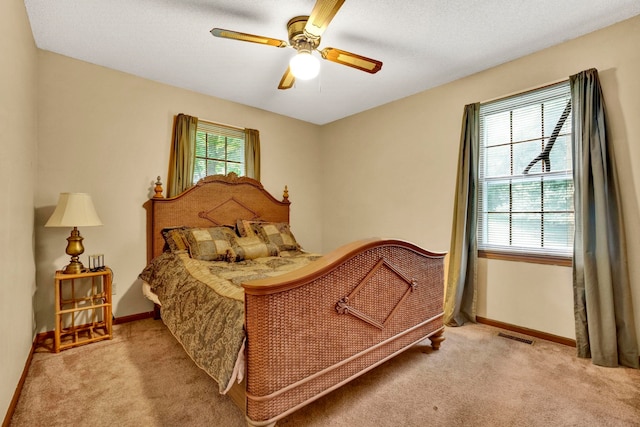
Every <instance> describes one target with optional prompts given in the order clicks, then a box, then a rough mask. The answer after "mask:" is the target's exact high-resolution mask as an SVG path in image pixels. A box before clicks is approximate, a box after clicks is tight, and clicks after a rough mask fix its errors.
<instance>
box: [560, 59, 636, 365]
mask: <svg viewBox="0 0 640 427" xmlns="http://www.w3.org/2000/svg"><path fill="white" fill-rule="evenodd" d="M569 81H570V85H571V103H572V106H573V141H572V142H573V153H574V156H573V174H574V186H575V191H574V203H575V227H576V229H575V237H574V253H573V286H574V313H575V321H576V343H577V351H578V356H579V357H585V358H588V357H591V359H592V361H593V363H594V364H596V365H601V366H618V365H619V364H620V365H624V366H628V367H633V368H638V367H639V366H638V365H639V361H638V343H637V338H636V332H635V326H634V325H635V324H634V318H633V308H632V305H631V290H630V283H629V273H628V269H627V252H626V243H625V233H624V223H623V218H622V209H621V204H620V193H619V190H618V178H617V174H616V166H615V159H614V155H613V154H614V153H613V149H612V147H611V144H610V142H609V141H608V140H607V136H608V135H607V126H606V118H605V105H604V99H603V96H602V89H601V88H600V80H599V78H598V71H597V70H595V69H591V70H586V71H583V72H581V73H578V74H576V75H573V76H571V77H570V79H569Z"/></svg>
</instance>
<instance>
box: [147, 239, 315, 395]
mask: <svg viewBox="0 0 640 427" xmlns="http://www.w3.org/2000/svg"><path fill="white" fill-rule="evenodd" d="M319 257H320V255H316V254H309V253H306V252H297V251H296V252H284V253H282V254H281V256H279V257H265V258H258V259H254V260H245V261H242V262H235V263H230V262H225V261H199V260H195V259H192V258H190V257H189V255H188V254H186V253H183V254H173V253H169V252H165V253H163V254H162V255H160V256H158V257H156V258H155V259H153V260H152V261H151V263H150V264H149V265H147V267H145V269H144V270H143V271H142V273H140V276H139V277H140V279H142V280H143V281H145V282H146V283H148V284H149V286H150V288H151V290H152V291H153V292H154V293H155V294H156V295H157V296H158V299H159V300H160V303H161V305H162V320H163V321H164V323H165V324H166V325H167V327H168V328H169V330H170V331H171V332H172V333H173V335H174V336H175V337H176V339H177V340H178V341H179V342H180V343H181V344H182V346H183V347H184V348H185V350H186V351H187V353H188V354H189V356H190V357H191V358H192V359H193V360H194V362H195V363H196V364H197V365H198V366H199V367H200V368H202V369H204V370H205V371H206V372H207V373H208V374H209V375H210V376H211V377H212V378H213V379H214V380H216V382H217V383H218V386H219V389H220V392H221V393H223V392H225V390H227V389H228V386H229V385H230V384H229V383H230V381H231V380H232V379H233V369H234V366H235V364H236V359H237V357H238V353H239V351H240V349H241V348H242V344H243V342H244V339H245V332H244V292H243V288H242V283H244V282H248V281H250V280H256V279H263V278H267V277H273V276H278V275H281V274H284V273H286V272H289V271H292V270H295V269H298V268H301V267H303V266H305V265H307V264H309V263H310V262H312V261H314V260H316V259H318V258H319Z"/></svg>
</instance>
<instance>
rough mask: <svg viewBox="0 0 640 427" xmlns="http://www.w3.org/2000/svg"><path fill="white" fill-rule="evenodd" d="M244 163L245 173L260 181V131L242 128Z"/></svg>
mask: <svg viewBox="0 0 640 427" xmlns="http://www.w3.org/2000/svg"><path fill="white" fill-rule="evenodd" d="M244 165H245V171H246V175H247V176H248V177H249V178H253V179H255V180H256V181H260V132H258V131H257V130H256V129H245V130H244Z"/></svg>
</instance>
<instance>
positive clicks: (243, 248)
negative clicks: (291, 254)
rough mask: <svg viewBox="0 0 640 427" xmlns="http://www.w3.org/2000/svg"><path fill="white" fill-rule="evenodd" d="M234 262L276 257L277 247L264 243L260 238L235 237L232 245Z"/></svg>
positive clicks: (277, 253)
mask: <svg viewBox="0 0 640 427" xmlns="http://www.w3.org/2000/svg"><path fill="white" fill-rule="evenodd" d="M233 251H234V252H235V256H236V261H242V260H245V259H256V258H262V257H268V256H278V255H279V251H278V247H277V246H276V245H274V244H273V243H265V242H263V241H262V240H261V239H260V237H258V236H253V237H236V238H235V242H234V245H233Z"/></svg>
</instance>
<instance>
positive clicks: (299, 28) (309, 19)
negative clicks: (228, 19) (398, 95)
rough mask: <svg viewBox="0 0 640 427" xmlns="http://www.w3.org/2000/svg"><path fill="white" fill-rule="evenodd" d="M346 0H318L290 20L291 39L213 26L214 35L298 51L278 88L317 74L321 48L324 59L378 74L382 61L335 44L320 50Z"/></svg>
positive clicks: (286, 87) (287, 87)
mask: <svg viewBox="0 0 640 427" xmlns="http://www.w3.org/2000/svg"><path fill="white" fill-rule="evenodd" d="M344 1H345V0H318V1H317V2H316V4H315V6H314V7H313V10H312V11H311V15H309V16H296V17H295V18H292V19H290V20H289V22H288V23H287V32H288V35H289V41H288V42H286V41H284V40H278V39H272V38H269V37H263V36H256V35H253V34H247V33H240V32H238V31H231V30H224V29H222V28H214V29H212V30H211V34H213V35H214V36H216V37H222V38H226V39H232V40H240V41H245V42H251V43H259V44H264V45H268V46H275V47H280V48H282V47H292V48H294V49H296V50H297V51H298V54H297V55H295V56H294V57H293V58H292V59H291V62H290V63H289V67H288V68H287V71H285V73H284V75H283V76H282V79H280V84H279V85H278V89H289V88H291V87H292V86H293V83H294V82H295V79H296V78H298V79H301V80H306V79H310V78H313V77H315V76H316V75H317V74H318V71H319V67H320V64H319V62H318V60H317V59H316V58H315V57H314V56H312V54H311V53H312V52H313V51H314V50H315V51H318V52H319V53H320V56H321V57H322V58H323V59H326V60H328V61H331V62H336V63H338V64H342V65H346V66H348V67H352V68H356V69H358V70H362V71H365V72H367V73H371V74H375V73H377V72H378V71H380V69H381V68H382V62H381V61H377V60H375V59H371V58H367V57H365V56H361V55H357V54H355V53H351V52H346V51H344V50H340V49H336V48H333V47H326V48H324V49H322V50H318V46H319V45H320V36H322V33H324V31H325V30H326V29H327V26H328V25H329V23H330V22H331V20H332V19H333V17H334V16H335V15H336V13H338V10H339V9H340V7H342V4H343V3H344Z"/></svg>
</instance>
